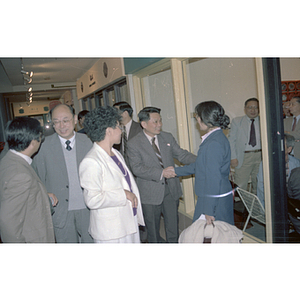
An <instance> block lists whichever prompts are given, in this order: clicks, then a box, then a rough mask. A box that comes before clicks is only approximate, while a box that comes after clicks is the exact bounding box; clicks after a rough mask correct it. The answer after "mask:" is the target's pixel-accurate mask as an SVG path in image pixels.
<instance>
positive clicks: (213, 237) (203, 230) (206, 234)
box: [178, 219, 243, 243]
mask: <svg viewBox="0 0 300 300" xmlns="http://www.w3.org/2000/svg"><path fill="white" fill-rule="evenodd" d="M242 238H243V232H242V230H240V229H238V228H237V227H236V226H233V225H230V224H228V223H226V222H223V221H214V222H213V224H211V225H207V224H206V220H200V219H198V220H196V221H195V222H194V223H193V224H192V225H190V226H189V227H188V228H186V229H185V230H183V231H182V233H181V234H180V236H179V240H178V242H179V243H240V242H241V240H242Z"/></svg>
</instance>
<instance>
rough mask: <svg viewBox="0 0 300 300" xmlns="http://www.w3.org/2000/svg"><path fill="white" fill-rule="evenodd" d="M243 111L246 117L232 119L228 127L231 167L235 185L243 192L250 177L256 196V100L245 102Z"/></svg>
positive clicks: (258, 147) (258, 152)
mask: <svg viewBox="0 0 300 300" xmlns="http://www.w3.org/2000/svg"><path fill="white" fill-rule="evenodd" d="M244 110H245V114H246V115H245V116H242V117H237V118H234V119H233V120H232V122H231V125H230V132H229V135H228V139H229V143H230V148H231V167H232V168H235V174H234V181H235V183H236V184H237V185H238V186H239V187H240V188H242V189H244V190H247V186H248V182H249V178H250V176H251V182H252V192H253V193H254V194H256V191H257V181H256V176H257V173H258V169H259V164H260V162H261V141H260V123H259V116H258V114H259V106H258V100H257V99H256V98H250V99H248V100H246V102H245V107H244Z"/></svg>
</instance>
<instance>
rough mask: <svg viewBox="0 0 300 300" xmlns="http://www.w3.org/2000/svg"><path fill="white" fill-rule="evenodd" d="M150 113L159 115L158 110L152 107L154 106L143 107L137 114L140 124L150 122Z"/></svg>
mask: <svg viewBox="0 0 300 300" xmlns="http://www.w3.org/2000/svg"><path fill="white" fill-rule="evenodd" d="M152 113H158V114H160V108H157V107H154V106H147V107H144V108H143V109H142V110H141V111H140V112H139V113H138V117H139V120H140V122H143V121H149V120H150V114H152Z"/></svg>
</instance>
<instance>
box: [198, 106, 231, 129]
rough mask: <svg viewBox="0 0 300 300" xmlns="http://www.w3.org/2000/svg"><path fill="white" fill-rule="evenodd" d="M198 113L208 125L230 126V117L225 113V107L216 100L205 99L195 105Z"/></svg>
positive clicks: (224, 127) (223, 127)
mask: <svg viewBox="0 0 300 300" xmlns="http://www.w3.org/2000/svg"><path fill="white" fill-rule="evenodd" d="M195 112H196V114H197V115H198V116H199V117H200V119H201V121H202V122H203V123H204V124H205V125H206V126H208V127H215V126H216V127H221V128H222V129H226V128H228V125H229V123H230V118H229V117H228V116H227V115H225V111H224V108H223V107H222V105H221V104H219V103H218V102H216V101H204V102H201V103H199V104H198V105H197V106H196V107H195Z"/></svg>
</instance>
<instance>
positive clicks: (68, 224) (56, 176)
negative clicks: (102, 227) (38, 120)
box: [33, 104, 93, 243]
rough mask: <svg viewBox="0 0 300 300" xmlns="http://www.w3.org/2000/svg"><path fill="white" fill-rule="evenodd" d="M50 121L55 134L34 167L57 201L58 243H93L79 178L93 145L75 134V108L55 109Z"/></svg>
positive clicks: (51, 136)
mask: <svg viewBox="0 0 300 300" xmlns="http://www.w3.org/2000/svg"><path fill="white" fill-rule="evenodd" d="M51 120H52V123H53V127H54V129H55V132H56V133H54V134H52V135H50V136H47V137H46V139H45V142H44V143H43V144H42V146H41V148H40V150H39V152H38V154H37V155H36V156H35V157H34V160H33V164H34V168H35V170H36V172H37V174H38V175H39V177H40V178H41V180H42V182H43V183H44V184H45V186H46V188H47V190H48V192H51V193H53V194H54V195H53V197H54V198H57V200H58V204H57V206H56V207H55V208H54V210H55V212H54V214H53V225H54V232H55V237H56V241H57V242H58V243H78V242H81V243H92V242H93V240H92V238H91V236H90V235H89V233H88V227H89V220H90V212H89V210H88V208H87V207H86V205H85V202H84V198H83V192H82V189H81V186H80V182H79V175H78V167H79V164H80V162H81V161H82V159H83V158H84V157H85V155H86V154H87V152H88V151H89V150H90V149H91V148H92V142H91V140H90V139H89V138H88V137H87V136H86V135H85V134H80V133H75V131H74V127H75V124H76V123H77V116H76V115H75V112H74V109H73V108H72V107H70V106H68V105H65V104H61V105H57V106H55V107H54V108H53V110H52V111H51Z"/></svg>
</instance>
